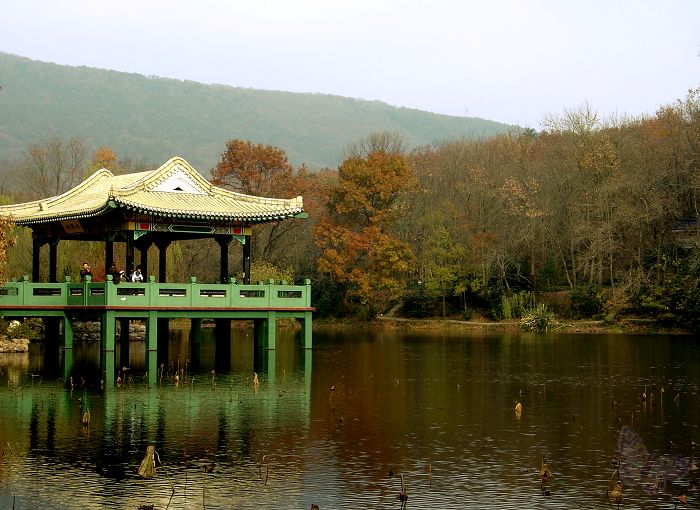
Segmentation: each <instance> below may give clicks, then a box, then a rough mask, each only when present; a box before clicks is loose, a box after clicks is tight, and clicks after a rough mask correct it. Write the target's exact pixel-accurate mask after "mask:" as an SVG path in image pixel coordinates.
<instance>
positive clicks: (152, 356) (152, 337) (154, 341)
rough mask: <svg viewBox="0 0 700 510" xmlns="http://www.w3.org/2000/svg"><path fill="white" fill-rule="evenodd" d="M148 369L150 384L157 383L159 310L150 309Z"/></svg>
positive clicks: (147, 330)
mask: <svg viewBox="0 0 700 510" xmlns="http://www.w3.org/2000/svg"><path fill="white" fill-rule="evenodd" d="M145 366H146V370H147V371H148V384H150V385H151V386H153V385H155V384H156V382H157V381H158V312H155V311H149V312H148V319H146V359H145Z"/></svg>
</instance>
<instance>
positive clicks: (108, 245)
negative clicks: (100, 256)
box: [105, 234, 114, 278]
mask: <svg viewBox="0 0 700 510" xmlns="http://www.w3.org/2000/svg"><path fill="white" fill-rule="evenodd" d="M108 235H109V234H108ZM112 264H114V241H113V240H112V238H111V237H108V238H107V240H106V241H105V278H106V277H107V275H108V274H109V268H111V267H112Z"/></svg>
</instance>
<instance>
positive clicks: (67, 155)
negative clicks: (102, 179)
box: [25, 137, 87, 198]
mask: <svg viewBox="0 0 700 510" xmlns="http://www.w3.org/2000/svg"><path fill="white" fill-rule="evenodd" d="M86 154H87V149H86V148H85V145H84V144H83V142H82V141H81V140H78V139H77V138H71V139H70V140H68V141H67V142H63V140H61V139H60V138H58V137H54V138H52V139H50V140H48V141H46V142H42V143H39V144H35V145H32V146H31V147H30V148H29V155H28V157H27V159H26V161H25V166H26V174H27V177H28V179H29V184H30V186H29V188H30V189H31V190H32V194H33V196H34V197H35V198H46V197H51V196H55V195H60V194H61V193H63V192H65V191H68V190H69V189H70V188H72V187H73V186H75V185H77V184H78V183H79V182H80V181H81V180H82V178H83V173H84V169H85V158H86Z"/></svg>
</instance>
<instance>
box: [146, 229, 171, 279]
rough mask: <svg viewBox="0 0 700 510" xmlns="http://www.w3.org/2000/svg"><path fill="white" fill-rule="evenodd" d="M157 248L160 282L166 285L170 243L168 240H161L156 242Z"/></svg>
mask: <svg viewBox="0 0 700 510" xmlns="http://www.w3.org/2000/svg"><path fill="white" fill-rule="evenodd" d="M156 246H157V247H158V282H159V283H164V282H165V276H166V274H167V267H166V264H167V255H168V246H170V241H169V240H167V239H160V240H158V241H156ZM142 269H143V268H142Z"/></svg>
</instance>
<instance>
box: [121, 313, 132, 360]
mask: <svg viewBox="0 0 700 510" xmlns="http://www.w3.org/2000/svg"><path fill="white" fill-rule="evenodd" d="M129 325H130V321H129V319H119V366H120V367H128V366H129Z"/></svg>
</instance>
